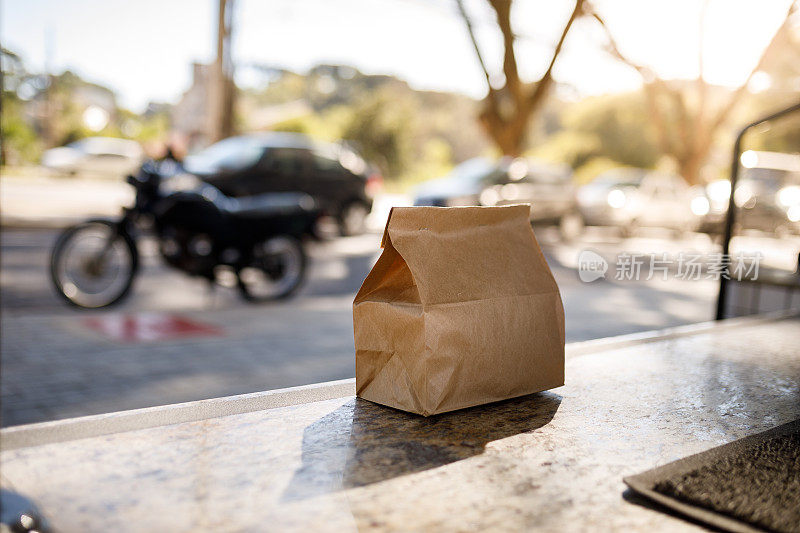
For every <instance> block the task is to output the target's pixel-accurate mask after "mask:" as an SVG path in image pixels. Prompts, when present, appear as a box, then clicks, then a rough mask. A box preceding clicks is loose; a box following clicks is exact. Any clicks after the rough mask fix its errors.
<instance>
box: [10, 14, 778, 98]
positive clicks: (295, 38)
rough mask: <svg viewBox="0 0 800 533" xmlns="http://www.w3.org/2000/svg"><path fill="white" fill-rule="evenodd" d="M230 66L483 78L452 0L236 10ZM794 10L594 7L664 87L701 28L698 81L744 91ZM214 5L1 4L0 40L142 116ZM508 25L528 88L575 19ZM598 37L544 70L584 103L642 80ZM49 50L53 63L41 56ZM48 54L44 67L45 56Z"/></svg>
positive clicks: (588, 35)
mask: <svg viewBox="0 0 800 533" xmlns="http://www.w3.org/2000/svg"><path fill="white" fill-rule="evenodd" d="M235 1H236V3H235V11H234V30H235V31H234V41H233V58H234V63H235V64H236V65H237V67H238V68H239V70H238V72H239V77H238V78H237V81H239V82H241V83H243V84H253V83H259V82H261V80H257V79H256V78H254V77H252V76H247V75H246V74H247V68H246V66H247V65H249V64H254V63H256V64H265V65H270V66H276V67H281V68H288V69H291V70H296V71H305V70H307V69H308V68H309V67H311V66H313V65H316V64H320V63H334V64H348V65H353V66H355V67H357V68H359V69H360V70H361V71H363V72H366V73H370V74H393V75H396V76H398V77H400V78H402V79H405V80H406V81H408V82H409V83H410V84H411V85H412V87H415V88H418V89H431V90H446V91H454V92H460V93H463V94H467V95H470V96H472V97H475V98H479V97H482V96H483V95H485V93H486V81H485V78H484V76H483V74H482V72H481V70H480V68H479V66H478V64H477V61H476V59H475V55H474V52H473V50H472V45H471V43H470V41H469V38H468V35H467V33H466V31H465V28H464V24H463V22H462V20H461V19H460V18H459V17H458V14H457V11H456V9H455V0H335V1H331V0H235ZM790 3H791V0H760V1H758V2H753V1H751V0H709V2H708V7H707V11H706V15H705V17H702V16H701V12H702V5H703V1H702V0H671V1H670V0H596V1H595V5H596V6H597V9H598V11H599V12H600V13H601V14H602V15H603V16H604V18H605V19H606V21H607V23H608V25H609V27H610V28H611V30H612V32H613V33H614V35H615V37H616V40H617V42H618V44H619V46H620V48H621V49H622V51H623V53H625V54H627V55H629V56H630V57H631V58H632V59H634V60H636V61H637V62H639V63H644V64H647V65H649V66H651V67H652V68H654V69H655V70H656V72H658V73H659V75H661V76H662V77H665V78H693V77H696V75H697V72H698V56H699V52H698V51H699V50H700V49H701V46H700V44H701V43H700V35H701V31H700V27H701V23H700V21H701V20H704V21H705V23H704V25H703V28H704V32H702V33H703V35H704V38H703V42H702V50H703V64H704V75H705V77H706V78H707V79H708V80H709V81H710V82H712V83H716V84H720V85H727V86H736V85H739V84H741V83H742V82H743V81H744V79H745V78H746V76H747V74H748V73H749V71H750V70H751V69H752V67H753V66H754V65H755V63H756V62H757V60H758V57H759V56H760V54H761V52H762V50H763V49H764V47H765V46H766V45H767V43H768V42H769V40H770V38H771V36H772V34H773V33H774V32H775V30H776V29H777V28H778V26H779V25H780V23H781V22H782V20H783V17H784V16H785V13H786V11H787V10H788V7H789V4H790ZM216 4H217V2H216V0H138V1H136V2H131V1H123V0H70V1H58V0H2V4H0V42H2V45H3V46H4V47H6V48H9V49H11V50H13V51H15V52H17V53H19V54H21V55H22V57H23V59H24V61H25V62H26V65H27V66H28V68H29V70H32V71H42V70H44V69H45V66H46V65H47V64H48V63H49V68H50V69H51V70H52V71H54V72H61V71H63V70H64V69H67V68H68V69H71V70H73V71H74V72H76V73H78V74H79V75H81V76H82V77H84V78H85V79H87V80H89V81H93V82H96V83H100V84H103V85H106V86H109V87H111V88H112V89H113V90H114V91H115V92H116V93H117V94H118V97H119V101H120V104H121V105H123V106H124V107H127V108H130V109H132V110H134V111H141V110H143V109H144V107H145V106H146V105H147V103H148V102H149V101H163V102H176V101H177V100H178V99H179V98H180V95H181V94H182V92H183V91H185V90H186V89H187V88H188V87H189V85H190V83H191V66H190V65H191V63H192V62H193V61H200V62H208V61H211V60H212V59H213V55H214V53H215V49H216V48H215V46H216V45H215V41H214V39H215V35H216ZM465 5H466V8H467V11H468V12H469V13H470V15H471V17H472V18H473V20H474V23H475V26H476V30H477V35H478V40H479V42H480V45H481V48H482V50H483V52H484V56H485V58H486V60H487V63H488V64H489V67H490V69H491V70H492V72H499V71H500V66H501V62H502V41H501V39H500V35H499V32H498V31H497V30H496V27H495V25H494V24H493V15H492V12H491V10H490V8H489V7H488V5H487V4H486V3H485V2H484V1H483V0H465ZM514 6H515V7H514V11H513V12H512V24H513V25H514V29H515V31H516V32H517V34H518V35H519V40H518V44H517V47H516V52H517V57H518V60H519V65H520V71H521V74H522V76H523V78H525V79H528V80H534V79H536V78H537V77H538V76H539V75H540V74H541V73H542V72H543V71H544V69H545V67H546V65H547V62H548V61H549V55H550V53H551V51H552V47H553V45H554V44H555V42H556V41H557V39H558V35H559V33H560V30H561V27H563V24H564V22H565V21H566V19H567V18H568V16H569V13H570V12H571V9H572V6H573V4H572V2H570V1H566V0H565V1H544V0H516V1H515V4H514ZM604 39H605V38H604V34H603V32H602V30H600V28H599V27H598V25H597V24H596V23H594V22H592V21H589V20H584V21H579V22H578V23H576V24H575V26H574V27H573V30H572V32H571V33H570V36H569V37H568V39H567V42H566V43H565V45H564V49H563V53H562V56H561V57H560V58H559V62H558V63H557V65H556V68H555V70H554V77H555V78H556V80H557V81H559V82H562V83H566V84H569V85H571V86H573V87H575V89H576V91H577V92H578V94H580V95H590V94H601V93H606V92H616V91H624V90H629V89H633V88H636V87H637V86H638V85H639V84H640V79H639V77H638V75H637V74H636V73H635V72H634V71H632V70H631V69H629V68H628V67H625V66H624V65H622V64H620V63H619V62H617V61H616V60H614V59H613V58H611V57H610V56H608V54H606V53H605V52H603V51H602V45H603V43H604ZM48 49H49V50H50V53H48V52H47V51H48ZM48 57H49V59H48Z"/></svg>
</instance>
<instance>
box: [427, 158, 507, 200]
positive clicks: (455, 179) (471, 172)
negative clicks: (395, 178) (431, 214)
mask: <svg viewBox="0 0 800 533" xmlns="http://www.w3.org/2000/svg"><path fill="white" fill-rule="evenodd" d="M501 179H502V171H501V169H500V168H499V166H498V164H497V163H496V162H494V161H492V160H491V159H487V158H484V157H478V158H475V159H470V160H468V161H464V162H463V163H461V164H460V165H457V166H456V167H455V168H454V169H453V170H452V171H451V172H450V173H449V174H447V175H446V176H444V177H442V178H438V179H435V180H430V181H426V182H424V183H422V184H420V185H419V186H417V188H416V189H415V190H414V205H431V206H437V207H454V206H462V205H480V195H481V191H482V190H483V189H484V188H485V187H486V186H489V185H491V184H493V183H497V182H498V181H499V180H501Z"/></svg>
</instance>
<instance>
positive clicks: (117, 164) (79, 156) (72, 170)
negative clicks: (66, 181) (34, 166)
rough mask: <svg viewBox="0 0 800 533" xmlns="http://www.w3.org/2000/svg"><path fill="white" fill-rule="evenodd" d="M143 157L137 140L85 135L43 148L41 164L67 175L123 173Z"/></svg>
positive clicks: (135, 167) (136, 165) (137, 163)
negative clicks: (60, 144)
mask: <svg viewBox="0 0 800 533" xmlns="http://www.w3.org/2000/svg"><path fill="white" fill-rule="evenodd" d="M143 156H144V152H143V151H142V147H141V146H139V143H137V142H136V141H130V140H127V139H116V138H113V137H87V138H85V139H81V140H79V141H75V142H73V143H70V144H68V145H66V146H60V147H58V148H51V149H50V150H47V151H45V152H44V154H43V155H42V166H43V167H45V168H48V169H50V170H53V171H56V172H60V173H66V174H77V173H93V174H113V175H120V176H124V175H126V174H130V173H132V172H134V171H135V170H136V169H137V168H138V167H139V165H141V163H142V159H143Z"/></svg>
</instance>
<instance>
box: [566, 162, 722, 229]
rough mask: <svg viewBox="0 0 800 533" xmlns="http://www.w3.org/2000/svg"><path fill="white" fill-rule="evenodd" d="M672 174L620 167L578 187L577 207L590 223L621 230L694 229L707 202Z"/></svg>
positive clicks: (587, 222) (705, 208) (704, 212)
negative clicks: (644, 228) (703, 201)
mask: <svg viewBox="0 0 800 533" xmlns="http://www.w3.org/2000/svg"><path fill="white" fill-rule="evenodd" d="M696 196H697V195H696V194H695V193H694V192H693V191H692V189H691V188H690V187H689V186H688V185H687V183H686V182H685V181H684V180H683V179H682V178H681V177H680V176H677V175H675V174H664V173H658V172H649V171H645V170H642V169H634V168H622V169H615V170H611V171H609V172H606V173H604V174H601V175H600V176H598V177H597V178H595V180H594V181H592V182H591V183H589V184H588V185H584V186H583V187H581V188H580V189H579V190H578V194H577V198H578V210H579V211H580V213H581V215H582V216H583V219H584V221H585V222H586V224H587V225H589V226H615V227H618V228H619V229H620V230H621V231H622V233H623V234H626V235H630V234H633V233H635V231H636V230H637V229H638V228H642V227H649V228H668V229H671V230H675V231H695V230H697V228H698V227H699V225H700V223H701V220H702V216H703V215H705V214H706V213H707V211H708V206H706V205H697V202H696V201H694V198H695V197H696Z"/></svg>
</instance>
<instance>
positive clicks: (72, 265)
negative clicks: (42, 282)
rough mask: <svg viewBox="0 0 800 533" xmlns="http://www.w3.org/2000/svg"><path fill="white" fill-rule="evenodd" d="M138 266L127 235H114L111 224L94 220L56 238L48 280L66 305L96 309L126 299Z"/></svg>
mask: <svg viewBox="0 0 800 533" xmlns="http://www.w3.org/2000/svg"><path fill="white" fill-rule="evenodd" d="M138 266H139V254H138V252H137V251H136V244H135V243H134V242H133V239H132V238H131V237H130V235H128V234H127V233H124V232H119V231H117V227H116V224H114V223H113V222H110V221H106V220H93V221H89V222H84V223H82V224H78V225H76V226H72V227H71V228H68V229H67V230H66V231H64V232H63V233H62V234H61V235H60V236H59V238H58V240H57V241H56V244H55V246H54V247H53V252H52V254H51V256H50V278H51V280H52V282H53V285H54V287H55V289H56V292H57V293H58V295H59V296H60V297H62V298H63V299H64V300H66V301H67V302H68V303H69V304H71V305H74V306H76V307H81V308H84V309H98V308H100V307H107V306H109V305H113V304H115V303H117V302H119V301H120V300H122V299H123V298H125V296H127V295H128V293H129V292H130V290H131V287H132V286H133V279H134V277H135V275H136V271H137V270H138Z"/></svg>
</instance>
